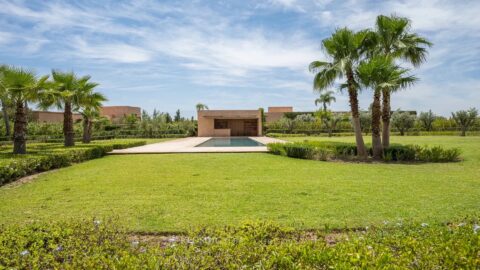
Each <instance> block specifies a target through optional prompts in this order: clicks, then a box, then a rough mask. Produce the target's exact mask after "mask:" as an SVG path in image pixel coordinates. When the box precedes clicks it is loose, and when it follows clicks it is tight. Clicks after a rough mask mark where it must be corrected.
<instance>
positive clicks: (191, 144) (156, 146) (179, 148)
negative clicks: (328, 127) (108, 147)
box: [110, 137, 285, 154]
mask: <svg viewBox="0 0 480 270" xmlns="http://www.w3.org/2000/svg"><path fill="white" fill-rule="evenodd" d="M249 138H250V139H252V140H255V141H257V142H260V143H262V144H265V145H266V144H267V143H273V142H285V141H283V140H279V139H275V138H269V137H249ZM209 139H211V137H189V138H182V139H176V140H172V141H166V142H160V143H153V144H147V145H144V146H138V147H132V148H127V149H121V150H113V151H112V152H110V154H154V153H163V154H166V153H249V152H267V151H268V150H267V147H266V146H253V147H250V146H248V147H195V146H197V145H199V144H201V143H203V142H205V141H207V140H209Z"/></svg>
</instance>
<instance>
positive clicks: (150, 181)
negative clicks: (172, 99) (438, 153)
mask: <svg viewBox="0 0 480 270" xmlns="http://www.w3.org/2000/svg"><path fill="white" fill-rule="evenodd" d="M287 139H288V140H292V141H299V140H300V141H301V140H304V139H308V140H317V139H318V140H336V141H352V140H353V138H352V137H340V138H333V139H330V138H324V137H322V138H316V137H306V138H287ZM392 142H395V143H415V144H420V145H425V144H428V145H444V146H447V147H459V148H460V149H462V151H463V154H462V157H463V158H464V159H465V160H464V161H462V162H457V163H443V164H416V165H406V164H357V163H342V162H319V161H312V160H300V159H292V158H285V157H281V156H275V155H271V154H263V153H247V154H224V153H222V154H162V155H120V156H108V157H105V158H101V159H97V160H92V161H88V162H84V163H81V164H77V165H74V166H72V167H69V168H64V169H60V170H57V171H55V172H50V173H47V174H45V175H41V176H39V177H38V179H36V180H35V181H33V182H31V183H27V184H24V185H7V186H5V187H2V188H0V220H1V222H2V223H7V224H17V223H25V222H30V221H33V220H40V221H48V220H52V219H55V220H65V219H70V218H80V217H89V216H97V217H106V216H112V215H113V216H118V217H119V218H120V220H121V221H122V222H124V223H125V225H126V226H127V227H128V228H129V229H131V230H138V231H183V230H186V229H188V228H189V227H191V226H197V225H199V226H200V225H207V226H208V225H213V226H221V225H235V224H238V223H240V222H241V221H245V220H249V219H262V220H263V219H267V220H273V221H275V222H278V223H279V224H282V225H289V226H294V227H295V228H321V227H323V226H325V225H327V226H329V227H338V228H342V227H357V226H365V225H367V224H380V223H383V221H397V220H398V219H407V220H413V221H417V222H427V223H431V222H443V221H448V220H451V219H453V218H457V217H461V216H465V215H475V214H478V213H479V210H480V204H479V203H478V198H480V169H479V168H480V151H478V149H480V138H479V137H465V138H462V137H393V138H392Z"/></svg>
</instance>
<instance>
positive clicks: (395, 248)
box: [0, 218, 480, 269]
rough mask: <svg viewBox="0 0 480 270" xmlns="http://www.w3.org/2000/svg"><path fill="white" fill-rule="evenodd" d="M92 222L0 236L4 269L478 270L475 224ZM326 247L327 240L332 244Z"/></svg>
mask: <svg viewBox="0 0 480 270" xmlns="http://www.w3.org/2000/svg"><path fill="white" fill-rule="evenodd" d="M115 224H116V223H115V222H111V221H108V220H107V221H99V220H95V219H91V220H83V221H77V222H75V221H70V222H52V223H34V224H29V225H23V226H18V225H15V226H3V227H1V228H0V266H1V268H2V269H3V268H5V269H410V268H415V269H478V266H479V261H478V254H479V253H480V244H479V237H478V234H477V233H478V232H480V230H479V229H478V228H479V225H478V219H475V218H472V219H469V220H461V221H459V222H451V223H449V224H448V225H447V224H430V225H428V224H418V223H405V224H402V223H397V224H396V225H395V226H390V227H388V226H385V227H384V226H382V227H375V226H371V227H370V228H368V229H359V230H348V229H347V230H340V231H334V232H330V231H328V230H325V231H321V230H313V231H308V232H306V231H301V230H295V229H293V228H286V227H281V226H279V225H276V224H274V223H271V222H266V221H264V222H247V223H244V224H243V225H240V226H227V227H223V228H218V229H217V228H199V229H196V230H193V231H191V232H189V233H188V234H181V235H170V236H168V237H165V236H159V235H149V236H148V237H146V238H145V237H141V236H139V235H135V234H131V233H130V234H129V233H128V232H126V231H125V230H123V229H121V228H119V227H118V226H117V225H115ZM327 239H329V240H327Z"/></svg>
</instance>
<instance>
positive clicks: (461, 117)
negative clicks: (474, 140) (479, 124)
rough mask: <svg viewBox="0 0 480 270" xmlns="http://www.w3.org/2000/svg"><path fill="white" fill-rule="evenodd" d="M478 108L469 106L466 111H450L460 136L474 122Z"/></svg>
mask: <svg viewBox="0 0 480 270" xmlns="http://www.w3.org/2000/svg"><path fill="white" fill-rule="evenodd" d="M477 116H478V110H477V109H475V108H470V109H469V110H468V111H464V110H461V111H457V112H454V113H452V118H453V120H455V123H457V125H458V126H460V129H461V131H462V133H461V135H460V136H465V135H466V133H467V131H468V129H469V128H470V126H472V125H473V124H475V121H476V120H477Z"/></svg>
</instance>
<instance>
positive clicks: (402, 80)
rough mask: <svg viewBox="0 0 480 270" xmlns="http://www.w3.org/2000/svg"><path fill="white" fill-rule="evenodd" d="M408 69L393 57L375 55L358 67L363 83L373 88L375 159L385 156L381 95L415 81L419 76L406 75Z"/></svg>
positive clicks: (360, 79) (358, 74)
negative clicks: (381, 128) (381, 129)
mask: <svg viewBox="0 0 480 270" xmlns="http://www.w3.org/2000/svg"><path fill="white" fill-rule="evenodd" d="M408 71H409V70H408V69H404V68H401V67H400V66H397V65H395V64H394V63H393V59H392V58H389V57H384V56H375V57H373V58H371V59H369V60H368V61H363V62H362V63H361V64H360V65H359V66H358V68H357V71H356V75H357V76H358V78H359V81H360V82H361V84H362V85H363V86H365V87H369V88H371V89H372V90H373V103H372V146H373V158H374V159H381V158H382V157H383V145H382V139H381V134H380V118H381V115H382V110H381V105H380V97H381V94H382V91H388V92H391V91H396V90H398V89H400V88H406V87H408V86H410V85H412V84H413V83H415V82H416V81H417V78H416V77H414V76H406V73H407V72H408Z"/></svg>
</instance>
